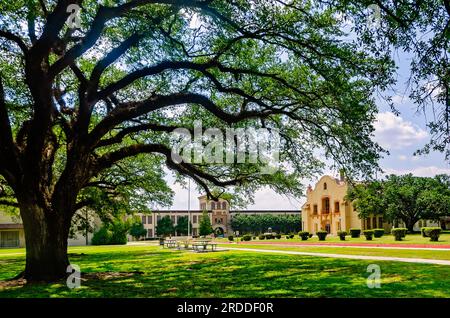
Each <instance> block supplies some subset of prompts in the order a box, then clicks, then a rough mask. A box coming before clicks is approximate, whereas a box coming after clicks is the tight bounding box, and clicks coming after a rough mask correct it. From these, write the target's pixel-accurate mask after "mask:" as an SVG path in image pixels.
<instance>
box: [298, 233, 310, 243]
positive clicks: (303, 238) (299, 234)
mask: <svg viewBox="0 0 450 318" xmlns="http://www.w3.org/2000/svg"><path fill="white" fill-rule="evenodd" d="M298 236H299V237H300V238H301V239H302V241H306V240H307V239H308V238H309V237H310V236H309V232H306V231H300V232H298Z"/></svg>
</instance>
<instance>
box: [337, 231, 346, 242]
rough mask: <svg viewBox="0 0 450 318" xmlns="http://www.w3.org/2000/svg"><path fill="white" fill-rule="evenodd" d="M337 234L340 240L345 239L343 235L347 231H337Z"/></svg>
mask: <svg viewBox="0 0 450 318" xmlns="http://www.w3.org/2000/svg"><path fill="white" fill-rule="evenodd" d="M337 235H338V236H339V238H340V239H341V241H345V237H346V236H347V235H348V233H347V232H346V231H338V232H337Z"/></svg>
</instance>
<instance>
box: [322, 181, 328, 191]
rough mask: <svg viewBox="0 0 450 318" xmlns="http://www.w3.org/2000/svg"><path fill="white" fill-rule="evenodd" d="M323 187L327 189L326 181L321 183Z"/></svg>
mask: <svg viewBox="0 0 450 318" xmlns="http://www.w3.org/2000/svg"><path fill="white" fill-rule="evenodd" d="M323 189H324V190H326V189H327V183H326V182H325V183H324V184H323Z"/></svg>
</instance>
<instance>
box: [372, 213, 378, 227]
mask: <svg viewBox="0 0 450 318" xmlns="http://www.w3.org/2000/svg"><path fill="white" fill-rule="evenodd" d="M372 222H373V224H372V225H373V228H374V229H376V228H377V217H376V216H374V217H373V218H372Z"/></svg>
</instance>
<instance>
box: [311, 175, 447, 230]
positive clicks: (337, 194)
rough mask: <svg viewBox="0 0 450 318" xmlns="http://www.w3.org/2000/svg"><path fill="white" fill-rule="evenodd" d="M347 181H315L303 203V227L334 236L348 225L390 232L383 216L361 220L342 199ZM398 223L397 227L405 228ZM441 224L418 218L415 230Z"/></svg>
mask: <svg viewBox="0 0 450 318" xmlns="http://www.w3.org/2000/svg"><path fill="white" fill-rule="evenodd" d="M347 189H348V183H347V181H346V180H345V178H344V177H343V176H341V177H340V178H333V177H331V176H323V177H322V178H320V180H319V181H318V182H317V183H316V184H315V186H314V188H313V187H311V186H309V187H308V188H307V190H306V202H305V204H303V206H302V228H303V229H304V231H308V232H310V233H313V234H315V233H317V231H327V232H328V233H329V234H331V235H337V232H338V231H346V232H349V230H350V229H351V228H356V229H361V230H370V229H375V228H383V229H384V230H385V231H386V232H387V233H389V232H390V230H391V228H392V225H391V224H390V223H388V222H386V221H385V220H384V219H383V216H382V215H371V216H370V217H367V218H365V219H361V218H359V216H358V213H357V212H356V211H355V209H354V208H353V205H352V203H351V202H348V201H347V200H345V196H346V194H347ZM404 226H405V225H404V224H402V222H399V224H398V227H404ZM427 226H441V224H440V222H436V221H431V220H419V221H418V222H417V223H416V224H415V225H414V231H420V229H421V228H422V227H427Z"/></svg>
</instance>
